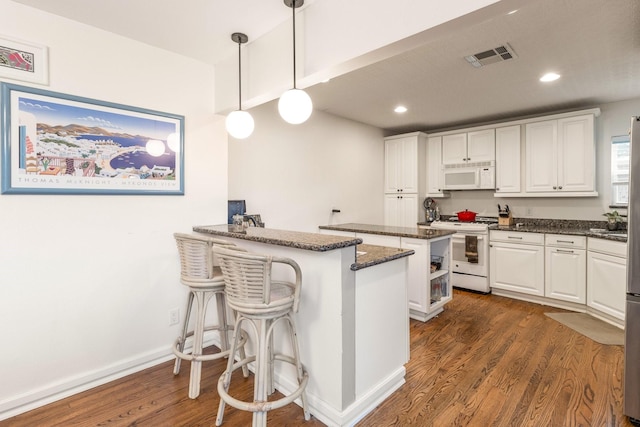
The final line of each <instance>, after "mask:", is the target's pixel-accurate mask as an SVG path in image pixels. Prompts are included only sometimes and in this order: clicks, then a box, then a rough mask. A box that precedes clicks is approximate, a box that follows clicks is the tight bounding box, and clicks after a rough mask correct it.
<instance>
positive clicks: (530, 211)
mask: <svg viewBox="0 0 640 427" xmlns="http://www.w3.org/2000/svg"><path fill="white" fill-rule="evenodd" d="M532 213H533V209H532V208H527V216H531V214H532Z"/></svg>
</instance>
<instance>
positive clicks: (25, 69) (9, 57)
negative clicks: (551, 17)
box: [0, 35, 49, 85]
mask: <svg viewBox="0 0 640 427" xmlns="http://www.w3.org/2000/svg"><path fill="white" fill-rule="evenodd" d="M0 77H5V78H8V79H14V80H22V81H25V82H31V83H39V84H42V85H48V84H49V49H48V48H47V47H46V46H42V45H38V44H35V43H31V42H26V41H23V40H17V39H13V38H9V37H6V36H3V35H0Z"/></svg>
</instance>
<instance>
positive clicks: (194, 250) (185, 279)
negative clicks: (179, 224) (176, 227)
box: [173, 233, 234, 287]
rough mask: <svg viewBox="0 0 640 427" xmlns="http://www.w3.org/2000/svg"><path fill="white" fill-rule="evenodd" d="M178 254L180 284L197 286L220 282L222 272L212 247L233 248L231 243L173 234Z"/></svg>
mask: <svg viewBox="0 0 640 427" xmlns="http://www.w3.org/2000/svg"><path fill="white" fill-rule="evenodd" d="M173 237H174V238H175V240H176V245H177V246H178V252H179V254H180V282H182V283H183V284H184V285H187V286H196V287H197V286H198V285H199V284H200V285H205V284H208V283H210V282H211V281H212V280H214V279H215V280H222V271H221V270H220V268H219V267H218V262H217V259H215V258H214V255H213V248H214V246H221V247H233V246H234V245H233V244H232V243H231V242H227V241H226V240H221V239H215V238H212V237H207V236H199V235H195V234H186V233H174V234H173Z"/></svg>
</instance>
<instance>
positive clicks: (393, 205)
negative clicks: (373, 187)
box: [384, 194, 400, 227]
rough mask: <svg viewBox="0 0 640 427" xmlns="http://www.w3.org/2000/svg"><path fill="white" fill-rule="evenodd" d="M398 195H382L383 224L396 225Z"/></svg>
mask: <svg viewBox="0 0 640 427" xmlns="http://www.w3.org/2000/svg"><path fill="white" fill-rule="evenodd" d="M399 205H400V195H397V194H385V195H384V225H388V226H393V227H396V226H398V223H399V222H400V208H399V207H398V206H399Z"/></svg>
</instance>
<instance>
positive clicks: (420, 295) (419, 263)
mask: <svg viewBox="0 0 640 427" xmlns="http://www.w3.org/2000/svg"><path fill="white" fill-rule="evenodd" d="M401 244H402V248H404V249H413V250H414V251H415V252H416V253H415V254H413V255H411V256H410V257H409V263H408V264H409V266H408V271H407V277H408V282H409V283H408V297H409V309H410V310H415V311H418V312H421V313H427V312H428V310H429V289H428V285H429V284H430V283H429V274H430V272H429V266H430V262H429V259H430V255H429V253H430V251H429V241H428V240H423V239H410V238H404V237H403V238H402V239H401Z"/></svg>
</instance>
